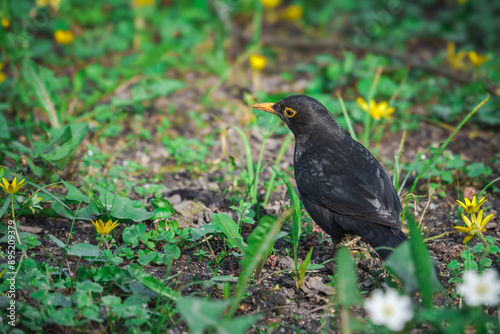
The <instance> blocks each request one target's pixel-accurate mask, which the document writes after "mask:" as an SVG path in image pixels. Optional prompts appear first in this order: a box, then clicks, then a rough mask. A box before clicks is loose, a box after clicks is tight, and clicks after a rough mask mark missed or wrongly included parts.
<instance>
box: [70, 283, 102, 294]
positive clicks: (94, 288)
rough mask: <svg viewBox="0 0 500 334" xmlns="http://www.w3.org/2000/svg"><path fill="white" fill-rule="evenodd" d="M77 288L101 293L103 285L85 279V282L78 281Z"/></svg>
mask: <svg viewBox="0 0 500 334" xmlns="http://www.w3.org/2000/svg"><path fill="white" fill-rule="evenodd" d="M76 289H77V290H81V291H85V292H88V291H92V292H97V293H101V292H102V291H103V287H102V285H100V284H97V283H94V282H91V281H89V280H85V281H83V282H78V283H77V285H76Z"/></svg>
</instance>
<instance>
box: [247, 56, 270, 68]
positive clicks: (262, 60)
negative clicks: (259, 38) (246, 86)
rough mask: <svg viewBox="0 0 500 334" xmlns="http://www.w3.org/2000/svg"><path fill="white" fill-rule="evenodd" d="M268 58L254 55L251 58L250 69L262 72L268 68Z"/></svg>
mask: <svg viewBox="0 0 500 334" xmlns="http://www.w3.org/2000/svg"><path fill="white" fill-rule="evenodd" d="M266 62H267V58H266V57H265V56H261V55H256V54H253V55H251V56H250V67H252V68H253V69H254V70H255V71H262V70H263V69H264V67H266Z"/></svg>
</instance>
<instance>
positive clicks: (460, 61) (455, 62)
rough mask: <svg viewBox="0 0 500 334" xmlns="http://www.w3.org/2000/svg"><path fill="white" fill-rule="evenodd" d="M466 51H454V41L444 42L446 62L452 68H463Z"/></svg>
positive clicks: (464, 67)
mask: <svg viewBox="0 0 500 334" xmlns="http://www.w3.org/2000/svg"><path fill="white" fill-rule="evenodd" d="M465 56H466V53H465V51H460V52H459V53H455V43H451V42H450V43H448V44H446V57H447V58H448V63H450V66H451V68H452V69H454V70H465V69H466V66H465V63H464V59H465Z"/></svg>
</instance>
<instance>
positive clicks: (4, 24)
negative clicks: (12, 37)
mask: <svg viewBox="0 0 500 334" xmlns="http://www.w3.org/2000/svg"><path fill="white" fill-rule="evenodd" d="M2 27H4V28H5V29H7V28H8V27H10V20H9V19H8V18H6V17H3V18H2Z"/></svg>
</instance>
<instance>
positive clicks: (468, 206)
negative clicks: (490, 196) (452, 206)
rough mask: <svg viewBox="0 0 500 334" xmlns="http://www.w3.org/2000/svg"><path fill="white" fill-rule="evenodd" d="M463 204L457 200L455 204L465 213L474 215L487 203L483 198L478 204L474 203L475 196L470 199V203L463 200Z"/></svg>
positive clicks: (465, 199) (467, 200) (466, 199)
mask: <svg viewBox="0 0 500 334" xmlns="http://www.w3.org/2000/svg"><path fill="white" fill-rule="evenodd" d="M464 201H465V203H464V202H461V201H459V200H457V204H458V205H460V206H461V207H462V208H463V209H464V210H465V212H467V213H476V212H477V211H478V210H479V208H480V207H481V205H483V204H484V202H486V201H487V199H486V198H485V197H481V199H480V200H479V202H477V203H476V195H474V196H473V197H472V202H471V201H470V200H469V199H468V198H464Z"/></svg>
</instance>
